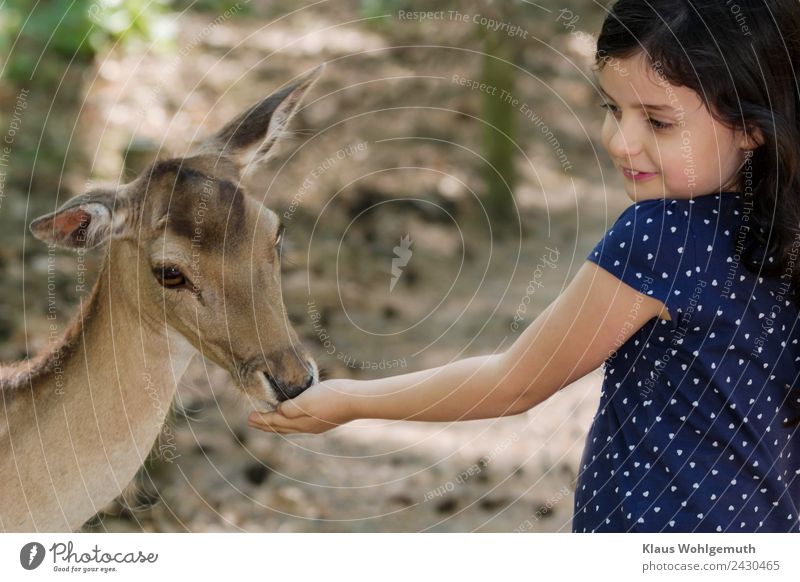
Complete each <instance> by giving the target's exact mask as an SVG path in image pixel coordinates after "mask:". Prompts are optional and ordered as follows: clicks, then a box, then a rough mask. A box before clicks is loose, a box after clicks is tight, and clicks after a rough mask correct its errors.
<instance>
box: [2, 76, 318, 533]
mask: <svg viewBox="0 0 800 582" xmlns="http://www.w3.org/2000/svg"><path fill="white" fill-rule="evenodd" d="M322 68H323V65H320V66H319V67H317V68H316V69H314V70H313V71H311V72H309V73H307V74H305V75H304V76H302V77H300V78H299V80H296V82H294V83H292V84H290V85H288V86H286V87H285V88H282V89H279V90H277V91H275V92H274V93H272V94H271V95H269V96H268V97H266V98H265V99H263V100H261V101H260V102H258V103H256V104H255V105H253V106H252V107H250V108H249V109H247V110H245V111H243V112H242V113H241V114H239V115H238V116H236V117H235V118H234V119H232V120H231V121H230V122H229V123H227V124H226V125H224V127H222V129H221V130H219V131H217V132H216V133H214V134H213V135H211V136H210V137H208V138H206V139H204V140H202V141H201V142H200V143H198V144H196V145H192V144H189V145H188V147H187V149H186V152H187V155H186V156H185V157H181V158H167V159H157V160H156V161H155V162H153V163H152V164H151V165H149V166H148V167H147V168H146V169H145V170H143V171H142V172H141V173H140V174H139V175H138V176H136V177H135V178H134V179H133V180H131V181H129V182H127V183H124V184H121V183H120V184H116V185H114V186H111V187H98V188H90V189H89V190H88V191H87V192H86V193H83V194H80V195H78V196H76V197H74V198H72V199H69V200H67V201H66V202H65V203H64V204H63V205H62V206H61V207H59V208H58V209H57V210H55V212H52V213H50V214H47V215H45V216H41V217H39V218H37V219H36V220H34V221H33V222H31V224H30V231H31V233H32V234H33V236H34V237H35V238H37V239H39V240H41V241H44V242H47V243H48V244H49V245H55V246H58V247H62V248H69V249H90V248H94V247H100V248H101V249H102V257H101V261H100V263H101V266H100V269H99V276H98V278H97V280H96V282H95V283H94V285H93V287H92V289H91V291H90V293H89V294H88V295H87V298H86V299H85V300H83V301H81V304H80V306H79V310H78V313H77V314H76V315H75V316H74V318H73V319H72V321H71V323H70V324H69V325H68V326H67V328H66V330H65V333H64V334H63V336H62V337H61V338H60V341H58V342H56V344H55V345H54V346H53V347H52V348H50V349H45V350H44V352H43V353H41V354H40V355H38V356H36V357H34V358H32V359H27V360H23V361H20V362H16V363H13V364H10V365H4V366H0V397H1V398H2V403H1V404H0V474H2V478H3V485H2V490H0V530H3V531H14V532H20V531H39V532H55V531H76V530H78V529H80V528H81V527H82V526H83V525H84V524H85V523H86V522H87V521H88V520H89V519H91V518H92V517H93V516H95V515H96V514H97V513H99V512H100V510H101V509H102V508H103V507H104V506H105V505H107V504H108V503H110V502H111V501H113V500H114V499H115V498H117V497H118V496H119V495H120V493H121V492H123V490H124V489H125V488H126V487H127V486H128V484H129V483H130V482H131V481H132V480H133V478H134V477H135V475H136V473H137V471H138V470H139V468H140V467H141V465H142V464H143V463H144V461H145V460H146V459H147V457H148V454H149V453H150V451H151V448H152V447H153V445H154V443H155V442H156V440H157V438H158V436H159V434H160V433H161V431H162V428H163V426H164V423H165V420H166V415H167V412H168V411H169V409H170V405H171V404H172V401H173V398H174V396H175V394H176V390H177V385H178V381H179V380H180V378H181V376H182V375H183V374H184V372H185V370H186V369H187V366H188V365H189V362H190V360H191V359H192V357H194V356H195V355H196V354H201V355H202V356H203V357H205V358H207V359H209V360H211V361H212V362H214V363H215V364H217V365H218V366H221V367H222V368H223V369H225V370H226V371H227V372H228V373H229V374H230V376H231V378H232V383H233V384H234V385H235V386H236V388H238V390H239V391H240V393H241V394H242V395H244V397H245V398H246V399H247V400H248V402H249V403H250V404H252V406H253V407H255V408H260V409H267V410H269V409H272V408H274V407H275V406H276V405H277V404H278V403H279V402H281V401H284V400H288V399H290V398H294V397H296V396H297V395H299V394H301V393H302V392H303V391H304V390H305V389H307V388H308V387H309V386H311V385H313V384H314V383H316V382H318V380H319V370H318V368H317V365H316V363H315V362H314V360H313V358H312V357H311V356H310V354H309V352H308V351H307V350H306V349H305V348H304V347H303V345H302V344H301V343H300V342H299V341H298V337H297V333H296V332H295V330H294V329H293V327H292V326H291V324H290V323H289V319H288V316H287V314H286V307H285V305H284V303H283V298H282V293H281V283H280V249H281V243H282V239H283V232H284V227H283V225H282V223H281V221H280V219H279V217H278V215H277V214H276V213H275V212H273V211H271V210H269V209H268V208H267V207H266V206H265V205H264V204H263V201H261V200H259V199H258V198H257V197H254V196H252V195H248V194H247V193H246V190H245V187H244V185H243V183H242V181H243V177H244V176H245V175H246V173H248V172H249V171H250V170H251V169H252V168H253V167H255V166H256V165H257V164H261V163H263V162H264V161H266V160H267V159H269V157H270V156H271V155H272V154H274V151H275V146H276V144H277V143H278V142H279V140H280V138H281V137H282V135H284V134H285V133H286V128H287V124H288V122H289V121H290V119H291V118H292V116H293V115H294V114H295V112H296V111H297V109H298V105H299V104H300V102H301V100H302V99H303V97H304V95H305V94H306V93H307V92H308V90H309V89H310V87H311V86H312V85H313V84H314V82H315V81H316V80H317V78H318V77H319V75H320V73H321V71H322ZM120 182H121V181H120Z"/></svg>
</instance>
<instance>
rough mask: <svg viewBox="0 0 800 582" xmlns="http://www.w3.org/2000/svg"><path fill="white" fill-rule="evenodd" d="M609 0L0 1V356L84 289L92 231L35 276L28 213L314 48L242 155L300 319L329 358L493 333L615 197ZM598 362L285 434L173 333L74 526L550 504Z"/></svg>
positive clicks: (199, 125)
mask: <svg viewBox="0 0 800 582" xmlns="http://www.w3.org/2000/svg"><path fill="white" fill-rule="evenodd" d="M420 11H424V12H426V13H428V14H422V15H421V14H419V12H420ZM605 13H606V9H605V8H604V6H603V5H602V4H597V3H593V2H580V1H578V0H564V1H560V2H556V1H554V0H539V1H537V2H527V1H503V2H500V1H495V2H491V1H488V0H467V1H460V2H439V1H430V0H428V1H423V0H322V1H319V2H313V3H312V2H297V1H289V0H275V1H272V0H250V1H247V0H239V1H238V2H236V1H233V0H196V1H194V2H179V1H177V0H95V1H94V2H90V1H88V0H70V1H68V2H39V1H37V0H6V1H5V2H2V3H0V67H2V69H1V70H0V133H2V134H3V138H2V139H3V143H2V144H0V146H1V147H2V148H3V149H2V152H3V153H2V155H0V237H2V244H0V289H2V302H1V303H0V360H2V361H5V362H7V361H11V360H16V359H19V358H25V357H29V356H32V355H34V354H35V353H37V352H38V351H40V350H41V349H43V348H44V347H45V346H46V338H47V333H48V332H47V325H48V322H47V321H46V318H45V315H46V313H47V308H48V305H47V293H46V287H47V285H48V283H53V282H54V284H55V285H56V288H57V296H58V303H57V309H58V315H59V321H63V322H66V321H68V320H69V318H70V317H71V316H72V314H73V313H74V312H75V310H76V308H77V305H78V302H79V301H80V299H81V298H82V297H85V295H86V294H87V292H88V291H81V287H80V286H79V285H77V284H76V280H77V279H78V277H79V276H84V273H82V272H81V271H79V269H82V268H83V267H84V266H85V267H86V273H85V277H86V279H87V282H91V281H92V280H93V278H94V277H95V276H96V267H97V266H98V262H99V260H100V257H101V252H98V251H92V252H91V253H90V254H88V255H87V256H86V258H85V260H84V261H82V262H81V263H80V265H79V262H78V261H77V259H76V257H75V256H74V255H73V254H70V253H68V252H59V253H58V255H57V257H56V261H55V273H54V279H53V277H51V279H53V281H50V280H49V279H48V251H47V247H46V245H43V244H42V243H39V242H38V241H35V240H34V239H33V237H32V236H30V234H29V233H28V229H27V225H28V224H29V223H30V221H31V220H32V219H34V218H35V217H37V216H39V215H40V214H43V213H46V212H50V211H52V210H53V209H54V208H55V207H57V206H59V205H60V204H62V203H63V202H64V201H65V200H67V199H68V198H70V197H72V196H75V195H77V194H79V193H81V192H83V191H84V190H85V189H86V188H87V186H88V185H89V184H90V183H93V182H116V181H118V180H120V179H122V180H126V179H128V178H130V177H132V176H134V175H135V173H136V172H137V171H139V170H141V169H142V168H143V167H144V166H145V165H146V164H147V163H149V162H150V161H151V160H153V159H154V158H155V157H168V156H169V155H170V153H171V152H184V151H185V148H186V146H187V144H189V143H191V142H192V141H194V140H196V139H198V137H201V136H202V135H204V134H206V133H208V132H210V131H212V130H214V129H216V128H218V127H219V126H220V125H221V124H222V123H223V122H224V121H226V120H227V119H228V118H230V117H231V116H232V115H234V114H236V113H237V112H238V111H239V110H241V109H242V108H244V107H246V106H248V105H250V104H252V103H253V102H255V101H256V100H258V99H259V98H261V97H262V96H264V95H267V94H268V93H270V92H271V91H273V90H274V89H276V88H277V87H279V86H280V85H282V84H284V83H286V82H288V81H290V80H291V79H292V78H294V77H295V76H297V75H300V74H302V73H303V72H305V71H308V70H310V69H311V68H313V67H314V66H316V65H317V64H318V63H320V62H323V61H327V62H328V67H327V68H326V70H325V73H324V75H323V77H322V79H321V80H320V81H319V82H318V83H317V85H315V87H314V89H313V90H312V92H311V94H310V95H309V97H308V98H307V100H306V102H305V103H304V105H303V108H302V110H301V111H300V112H299V113H298V115H297V117H296V118H295V119H294V121H293V122H292V128H291V129H292V130H293V131H292V133H291V135H290V137H289V138H288V139H287V140H286V141H285V142H284V143H283V146H282V147H281V151H280V153H279V154H278V155H277V157H276V158H275V159H273V160H272V161H271V162H270V163H269V164H267V165H266V166H264V167H262V169H260V170H259V171H258V172H256V173H253V174H251V175H250V176H249V177H248V188H249V190H250V191H251V192H253V193H254V194H255V195H258V196H263V197H264V198H265V199H266V201H267V204H268V205H269V206H270V207H271V208H273V209H274V210H275V211H276V212H278V213H279V214H281V215H282V216H283V220H284V222H285V223H286V224H287V227H288V229H287V237H288V239H289V242H290V243H291V245H292V247H291V249H290V251H289V253H288V257H287V258H288V261H287V263H286V264H285V265H284V268H283V273H284V277H283V280H284V296H285V302H286V305H287V307H288V309H289V312H290V315H291V319H292V321H293V323H294V324H295V327H296V329H297V331H298V333H299V334H300V336H301V337H302V338H303V341H304V342H305V343H306V345H307V346H308V347H309V348H310V350H311V352H312V353H313V354H314V356H315V357H316V359H317V361H318V363H319V364H320V366H321V367H323V368H324V369H325V370H326V372H327V375H328V377H342V376H352V377H357V378H373V377H380V376H385V375H388V374H396V373H403V372H409V371H413V370H418V369H421V368H425V367H430V366H436V365H441V364H443V363H445V362H448V361H450V360H452V359H457V358H462V357H466V356H471V355H478V354H485V353H490V352H494V351H497V350H502V349H504V348H505V347H507V346H508V345H510V343H512V342H513V341H514V340H515V339H516V338H517V337H518V335H519V333H520V332H521V331H522V330H523V329H525V327H526V326H527V325H528V324H530V322H531V321H532V320H533V319H534V318H535V317H536V315H537V314H538V313H539V312H540V311H541V310H542V309H544V307H545V306H546V305H547V304H548V303H549V302H550V301H552V300H553V298H554V297H556V296H557V295H558V293H559V292H560V291H561V290H562V289H563V287H564V286H565V285H566V284H567V283H568V282H569V280H570V278H571V276H572V274H573V273H574V272H575V270H577V268H578V267H579V266H580V264H581V263H582V262H583V260H584V258H585V256H586V255H587V254H588V252H589V250H590V249H591V247H592V246H593V245H594V244H595V243H596V241H597V240H599V238H600V237H601V236H602V234H603V232H604V231H605V230H606V229H607V228H608V227H609V226H610V224H611V223H612V222H613V220H614V219H615V218H616V217H617V216H618V214H619V213H620V212H621V210H622V209H623V208H624V207H625V206H627V205H628V203H629V202H628V199H627V197H626V196H625V194H624V191H623V189H622V181H621V178H620V177H619V176H617V175H615V174H614V173H613V171H612V166H611V165H610V163H609V161H608V160H607V158H606V155H605V153H604V152H603V151H602V147H601V145H600V141H599V135H600V126H601V123H602V114H601V113H602V111H601V109H600V108H599V107H598V105H599V104H600V98H599V96H598V95H597V92H596V90H595V89H594V86H593V79H592V75H591V66H592V54H593V50H594V46H593V42H594V38H595V37H596V34H597V33H598V32H599V29H600V25H601V23H602V20H603V18H604V15H605ZM404 241H405V242H404ZM393 259H396V260H400V261H401V262H403V263H404V267H403V269H402V273H401V275H400V276H399V277H395V278H394V279H395V280H393V277H392V264H393ZM51 275H52V273H51ZM89 288H90V286H89V285H86V289H87V290H88V289H89ZM313 312H316V313H318V314H319V319H317V318H316V316H315V317H314V318H312V316H311V315H312V313H313ZM312 319H314V320H315V321H317V322H318V323H317V324H316V325H314V321H312ZM600 382H601V376H600V374H599V373H598V372H596V373H594V374H591V375H590V376H588V377H587V378H585V379H584V380H582V381H580V382H578V383H576V384H575V385H573V386H571V387H569V388H567V389H565V390H562V391H561V392H559V393H558V394H556V395H555V396H554V397H553V398H551V399H550V400H548V401H547V402H545V403H543V404H542V405H540V406H538V407H537V408H535V409H534V410H532V411H530V412H528V413H526V414H522V415H518V416H515V417H511V418H506V419H500V420H491V421H488V420H487V421H471V422H465V423H457V424H426V423H410V422H396V423H388V422H378V421H360V422H356V423H352V424H351V425H348V426H345V427H341V428H339V429H336V430H335V431H333V432H331V433H329V434H328V435H326V436H324V437H311V436H301V437H293V438H289V439H287V438H285V437H280V436H277V435H268V434H264V433H261V432H257V431H254V430H251V429H249V428H247V425H246V422H245V419H246V415H247V412H248V411H247V409H246V407H245V406H243V405H242V402H241V401H240V400H239V398H238V397H237V395H236V394H235V393H234V390H233V388H232V386H231V385H230V381H229V378H228V376H227V374H226V373H225V372H223V371H221V370H219V369H217V368H215V367H214V366H213V365H212V364H210V363H208V362H204V361H202V360H200V359H199V358H197V359H196V361H194V362H193V364H192V366H191V367H190V371H189V373H188V374H187V376H186V377H185V378H184V379H183V381H182V383H181V386H180V389H179V397H178V401H177V403H176V414H175V418H174V420H173V422H172V423H171V424H170V425H169V426H168V427H167V428H166V429H165V434H164V438H163V439H162V441H161V442H160V444H159V448H158V450H155V451H154V454H153V456H152V458H151V460H150V461H149V462H148V464H147V465H146V468H145V470H144V471H142V474H141V475H140V479H139V488H138V490H137V491H136V492H135V493H133V494H131V495H129V496H127V497H126V499H125V500H121V501H120V502H118V503H115V504H114V505H113V506H110V507H108V508H106V511H105V512H103V513H102V514H100V515H99V516H98V517H97V518H96V519H95V520H93V521H92V522H90V523H89V524H87V526H86V529H87V530H89V531H561V532H565V531H569V529H570V521H571V518H572V494H573V489H574V481H575V478H576V475H577V469H578V461H579V459H580V454H581V452H582V450H583V445H584V438H585V434H586V431H587V429H588V427H589V424H590V422H591V418H592V416H593V414H594V412H595V409H596V405H597V399H598V397H599V386H600Z"/></svg>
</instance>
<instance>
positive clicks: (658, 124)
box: [647, 118, 672, 129]
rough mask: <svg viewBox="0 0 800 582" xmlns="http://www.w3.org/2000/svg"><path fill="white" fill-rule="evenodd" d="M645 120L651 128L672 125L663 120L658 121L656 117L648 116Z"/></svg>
mask: <svg viewBox="0 0 800 582" xmlns="http://www.w3.org/2000/svg"><path fill="white" fill-rule="evenodd" d="M647 121H649V122H650V125H651V126H653V129H669V128H670V127H672V124H671V123H664V122H663V121H658V120H657V119H653V118H650V119H648V120H647Z"/></svg>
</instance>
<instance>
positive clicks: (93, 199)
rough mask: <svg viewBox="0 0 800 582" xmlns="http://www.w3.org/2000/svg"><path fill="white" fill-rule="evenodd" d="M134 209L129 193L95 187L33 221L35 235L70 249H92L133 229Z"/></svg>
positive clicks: (42, 239) (32, 226)
mask: <svg viewBox="0 0 800 582" xmlns="http://www.w3.org/2000/svg"><path fill="white" fill-rule="evenodd" d="M132 217H133V213H132V212H131V208H130V204H128V203H127V200H126V197H125V196H124V195H122V194H118V193H117V192H116V191H114V190H95V191H92V192H88V193H87V194H82V195H80V196H76V197H75V198H72V199H71V200H68V201H67V202H66V203H65V204H64V205H63V206H62V207H61V208H59V209H58V210H56V211H55V212H52V213H50V214H46V215H44V216H40V217H39V218H37V219H36V220H34V221H33V222H32V223H31V232H32V233H33V236H35V237H36V238H38V239H39V240H41V241H44V242H47V243H51V244H55V245H57V246H60V247H65V248H70V249H90V248H92V247H96V246H97V245H99V244H101V243H103V242H105V241H107V240H108V239H109V238H112V237H123V236H125V235H126V234H128V232H129V231H130V230H131V228H130V222H131V220H132Z"/></svg>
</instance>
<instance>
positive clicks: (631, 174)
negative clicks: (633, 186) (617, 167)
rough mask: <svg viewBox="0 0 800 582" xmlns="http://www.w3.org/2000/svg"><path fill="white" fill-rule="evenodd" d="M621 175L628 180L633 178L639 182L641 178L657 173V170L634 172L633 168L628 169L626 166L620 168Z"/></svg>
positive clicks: (644, 178)
mask: <svg viewBox="0 0 800 582" xmlns="http://www.w3.org/2000/svg"><path fill="white" fill-rule="evenodd" d="M621 169H622V175H623V176H625V178H627V179H628V180H634V181H635V182H641V181H643V180H649V179H650V178H652V177H653V176H655V175H657V172H636V171H634V170H629V169H628V168H621Z"/></svg>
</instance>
